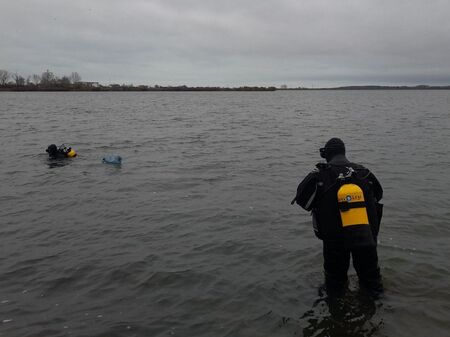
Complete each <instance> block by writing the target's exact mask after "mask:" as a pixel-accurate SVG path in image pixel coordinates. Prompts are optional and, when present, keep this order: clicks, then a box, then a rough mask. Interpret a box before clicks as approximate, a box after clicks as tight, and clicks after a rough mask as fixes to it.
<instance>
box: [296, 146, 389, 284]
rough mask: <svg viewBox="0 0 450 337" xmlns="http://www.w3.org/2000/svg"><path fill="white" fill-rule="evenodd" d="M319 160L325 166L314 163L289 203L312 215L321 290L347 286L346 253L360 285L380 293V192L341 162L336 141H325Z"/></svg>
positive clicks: (368, 176) (360, 169)
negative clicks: (322, 282)
mask: <svg viewBox="0 0 450 337" xmlns="http://www.w3.org/2000/svg"><path fill="white" fill-rule="evenodd" d="M320 156H321V157H322V158H324V159H326V163H318V164H317V165H316V169H315V170H314V171H312V172H311V173H309V174H308V175H307V176H306V177H305V179H303V181H302V182H301V183H300V184H299V185H298V188H297V194H296V196H295V198H294V200H292V204H294V203H297V204H298V205H300V206H301V207H302V208H303V209H305V210H307V211H311V213H312V217H313V227H314V232H315V234H316V236H317V237H318V238H319V239H321V240H322V241H323V258H324V270H325V285H326V288H327V290H329V291H341V290H345V289H346V288H347V285H348V279H347V271H348V268H349V265H350V255H351V257H352V260H353V266H354V268H355V270H356V273H357V274H358V278H359V283H360V285H361V286H362V287H364V288H366V289H368V290H369V291H373V292H375V293H380V292H382V290H383V285H382V282H381V274H380V268H379V266H378V255H377V236H378V231H379V228H380V221H381V215H382V204H380V203H379V201H380V199H381V198H382V196H383V189H382V187H381V185H380V183H379V181H378V180H377V178H376V177H375V175H374V174H373V173H371V172H370V171H369V170H368V169H366V168H365V167H364V166H362V165H358V164H355V163H352V162H350V161H349V160H348V159H347V158H346V156H345V145H344V142H343V141H342V140H341V139H339V138H332V139H330V140H329V141H328V142H327V143H326V144H325V147H323V148H321V149H320Z"/></svg>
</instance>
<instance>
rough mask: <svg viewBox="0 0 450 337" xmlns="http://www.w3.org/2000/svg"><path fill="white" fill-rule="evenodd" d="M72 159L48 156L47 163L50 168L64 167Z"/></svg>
mask: <svg viewBox="0 0 450 337" xmlns="http://www.w3.org/2000/svg"><path fill="white" fill-rule="evenodd" d="M70 162H71V160H70V158H61V159H54V158H48V159H47V164H48V167H49V168H51V169H52V168H57V167H63V166H66V165H68V164H70Z"/></svg>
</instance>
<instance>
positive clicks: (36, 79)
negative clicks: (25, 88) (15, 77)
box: [31, 74, 41, 85]
mask: <svg viewBox="0 0 450 337" xmlns="http://www.w3.org/2000/svg"><path fill="white" fill-rule="evenodd" d="M31 78H32V82H33V83H34V85H39V83H41V76H39V75H37V74H33V76H31Z"/></svg>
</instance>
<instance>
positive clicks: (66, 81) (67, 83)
mask: <svg viewBox="0 0 450 337" xmlns="http://www.w3.org/2000/svg"><path fill="white" fill-rule="evenodd" d="M58 84H59V85H60V86H62V87H70V79H69V77H67V76H63V77H61V78H60V79H59V80H58Z"/></svg>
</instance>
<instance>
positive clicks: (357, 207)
mask: <svg viewBox="0 0 450 337" xmlns="http://www.w3.org/2000/svg"><path fill="white" fill-rule="evenodd" d="M337 197H338V204H339V212H340V213H341V220H342V226H343V227H347V226H354V225H368V224H369V218H368V216H367V209H366V206H365V203H364V193H363V191H362V189H361V187H359V186H358V185H355V184H344V185H342V186H341V187H340V188H339V190H338V192H337Z"/></svg>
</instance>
